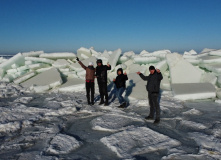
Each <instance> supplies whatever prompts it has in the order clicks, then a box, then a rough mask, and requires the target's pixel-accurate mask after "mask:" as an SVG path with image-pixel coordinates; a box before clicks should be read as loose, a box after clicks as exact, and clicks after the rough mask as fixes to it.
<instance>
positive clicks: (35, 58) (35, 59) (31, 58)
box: [25, 57, 54, 64]
mask: <svg viewBox="0 0 221 160" xmlns="http://www.w3.org/2000/svg"><path fill="white" fill-rule="evenodd" d="M25 60H26V61H34V62H40V63H48V64H53V63H54V61H53V60H51V59H47V58H38V57H25Z"/></svg>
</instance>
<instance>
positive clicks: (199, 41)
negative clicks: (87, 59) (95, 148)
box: [0, 0, 221, 54]
mask: <svg viewBox="0 0 221 160" xmlns="http://www.w3.org/2000/svg"><path fill="white" fill-rule="evenodd" d="M220 8H221V0H0V54H8V53H18V52H25V51H32V50H44V51H45V52H59V51H67V52H70V51H71V52H75V53H76V50H77V49H78V48H80V47H86V48H89V47H91V46H93V47H94V48H95V50H97V51H103V50H105V49H107V50H115V49H117V48H121V49H122V50H123V51H131V50H132V51H135V52H137V53H139V52H140V51H142V50H144V49H145V50H147V51H154V50H160V49H170V50H171V51H178V52H183V51H185V50H187V51H188V50H190V49H194V50H196V51H198V52H199V51H201V50H202V49H203V48H215V49H220V48H221V29H220V28H221V9H220Z"/></svg>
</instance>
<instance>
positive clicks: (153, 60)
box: [134, 57, 160, 64]
mask: <svg viewBox="0 0 221 160" xmlns="http://www.w3.org/2000/svg"><path fill="white" fill-rule="evenodd" d="M159 61H160V58H157V57H135V58H134V63H137V64H148V63H156V62H159Z"/></svg>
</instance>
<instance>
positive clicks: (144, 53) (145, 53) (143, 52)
mask: <svg viewBox="0 0 221 160" xmlns="http://www.w3.org/2000/svg"><path fill="white" fill-rule="evenodd" d="M147 54H150V53H149V52H148V51H146V50H143V51H141V52H140V55H141V56H145V55H147Z"/></svg>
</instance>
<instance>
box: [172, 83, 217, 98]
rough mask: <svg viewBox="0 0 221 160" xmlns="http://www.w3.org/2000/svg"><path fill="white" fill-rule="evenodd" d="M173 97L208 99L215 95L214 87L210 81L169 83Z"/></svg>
mask: <svg viewBox="0 0 221 160" xmlns="http://www.w3.org/2000/svg"><path fill="white" fill-rule="evenodd" d="M171 87H172V91H173V94H174V98H177V99H180V100H196V99H208V98H215V97H216V89H215V87H214V86H213V85H212V84H211V83H180V84H171Z"/></svg>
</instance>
